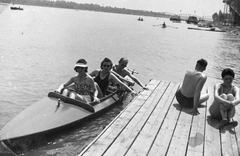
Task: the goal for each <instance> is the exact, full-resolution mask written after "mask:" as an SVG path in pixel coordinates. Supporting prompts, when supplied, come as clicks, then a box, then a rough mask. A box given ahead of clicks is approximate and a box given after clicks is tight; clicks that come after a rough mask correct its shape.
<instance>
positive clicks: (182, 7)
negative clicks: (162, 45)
mask: <svg viewBox="0 0 240 156" xmlns="http://www.w3.org/2000/svg"><path fill="white" fill-rule="evenodd" d="M66 1H73V2H76V3H89V4H91V3H92V4H99V5H101V6H111V7H118V8H127V9H136V10H147V11H153V12H169V13H175V14H180V13H182V14H185V13H186V14H193V15H194V14H195V15H198V16H203V15H204V16H212V14H214V13H215V12H217V13H218V12H219V10H222V11H223V10H224V3H223V2H222V1H223V0H66Z"/></svg>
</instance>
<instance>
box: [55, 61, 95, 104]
mask: <svg viewBox="0 0 240 156" xmlns="http://www.w3.org/2000/svg"><path fill="white" fill-rule="evenodd" d="M74 70H75V71H76V72H77V73H78V75H77V76H73V77H71V78H70V79H69V80H68V81H67V82H66V83H64V84H62V85H61V86H60V87H59V88H58V89H57V90H56V91H57V92H59V93H62V95H64V96H69V97H70V98H72V99H77V100H80V101H83V102H85V103H89V102H91V97H90V93H91V92H93V101H96V102H99V99H98V97H97V96H98V91H97V87H96V84H95V83H94V80H93V78H92V77H91V76H90V75H88V74H87V71H88V66H87V61H86V60H85V59H80V60H78V61H77V63H76V64H75V67H74Z"/></svg>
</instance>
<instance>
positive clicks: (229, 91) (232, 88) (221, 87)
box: [218, 84, 236, 97]
mask: <svg viewBox="0 0 240 156" xmlns="http://www.w3.org/2000/svg"><path fill="white" fill-rule="evenodd" d="M223 93H224V92H223V85H222V84H221V86H220V88H219V89H218V95H222V94H223ZM235 93H236V92H235V90H234V86H231V88H230V89H229V90H228V91H227V93H224V94H226V95H227V94H232V95H233V96H234V97H235Z"/></svg>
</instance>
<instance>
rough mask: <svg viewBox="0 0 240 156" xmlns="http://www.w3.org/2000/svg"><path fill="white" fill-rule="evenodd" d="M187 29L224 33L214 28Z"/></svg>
mask: <svg viewBox="0 0 240 156" xmlns="http://www.w3.org/2000/svg"><path fill="white" fill-rule="evenodd" d="M188 29H191V30H201V31H211V32H225V31H224V30H217V29H215V28H206V29H204V28H192V27H188Z"/></svg>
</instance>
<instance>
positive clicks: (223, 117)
mask: <svg viewBox="0 0 240 156" xmlns="http://www.w3.org/2000/svg"><path fill="white" fill-rule="evenodd" d="M220 97H221V98H223V99H225V100H227V95H226V94H222V95H220ZM220 113H221V116H222V121H221V123H220V126H221V127H223V126H225V125H227V124H228V122H229V121H228V119H227V117H228V113H227V110H225V109H224V105H223V104H222V103H220Z"/></svg>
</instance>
